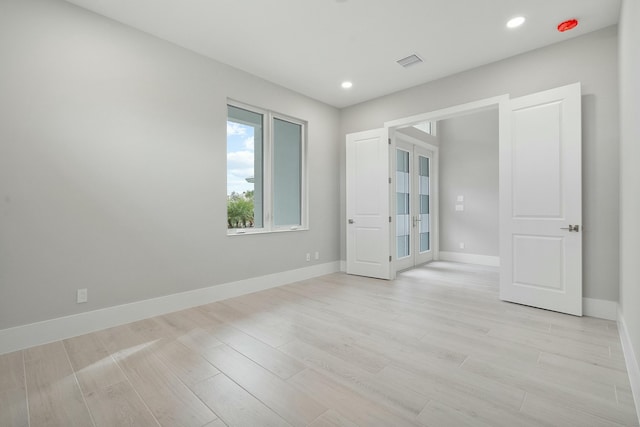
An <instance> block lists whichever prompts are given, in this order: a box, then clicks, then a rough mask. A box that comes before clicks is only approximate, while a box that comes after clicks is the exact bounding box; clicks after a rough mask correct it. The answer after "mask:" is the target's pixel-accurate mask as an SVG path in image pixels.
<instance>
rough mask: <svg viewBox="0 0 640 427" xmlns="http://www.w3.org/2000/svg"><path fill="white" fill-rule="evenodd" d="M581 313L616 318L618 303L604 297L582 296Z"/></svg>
mask: <svg viewBox="0 0 640 427" xmlns="http://www.w3.org/2000/svg"><path fill="white" fill-rule="evenodd" d="M582 314H583V315H585V316H589V317H597V318H598V319H606V320H617V319H618V303H617V302H616V301H609V300H605V299H594V298H582Z"/></svg>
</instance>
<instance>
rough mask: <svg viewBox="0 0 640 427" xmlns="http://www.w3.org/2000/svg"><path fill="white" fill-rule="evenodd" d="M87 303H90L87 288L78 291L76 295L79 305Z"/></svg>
mask: <svg viewBox="0 0 640 427" xmlns="http://www.w3.org/2000/svg"><path fill="white" fill-rule="evenodd" d="M87 301H89V295H88V294H87V288H84V289H78V291H77V294H76V302H77V303H78V304H83V303H85V302H87Z"/></svg>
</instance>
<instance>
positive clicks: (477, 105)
mask: <svg viewBox="0 0 640 427" xmlns="http://www.w3.org/2000/svg"><path fill="white" fill-rule="evenodd" d="M507 102H509V95H508V94H505V95H499V96H494V97H491V98H485V99H481V100H478V101H472V102H467V103H466V104H460V105H456V106H453V107H448V108H443V109H440V110H434V111H430V112H428V113H422V114H416V115H414V116H409V117H404V118H402V119H396V120H391V121H388V122H384V127H386V128H400V127H407V126H411V125H413V124H416V123H420V122H427V121H438V120H445V119H449V118H451V117H457V116H460V115H464V114H471V113H477V112H480V111H483V110H488V109H491V108H495V107H498V108H499V109H500V111H502V110H503V109H505V108H506V107H507V106H508V105H507ZM507 130H508V129H507Z"/></svg>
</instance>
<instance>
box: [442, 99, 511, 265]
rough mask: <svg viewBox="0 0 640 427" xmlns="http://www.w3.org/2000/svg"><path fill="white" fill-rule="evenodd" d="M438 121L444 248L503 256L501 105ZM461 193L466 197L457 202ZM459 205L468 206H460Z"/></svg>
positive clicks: (467, 252)
mask: <svg viewBox="0 0 640 427" xmlns="http://www.w3.org/2000/svg"><path fill="white" fill-rule="evenodd" d="M437 126H438V137H439V139H440V186H439V187H440V194H439V195H440V219H439V222H440V250H441V251H445V252H459V253H465V254H474V255H487V256H499V245H498V241H499V239H498V236H499V230H498V219H499V217H498V110H497V109H494V110H489V111H483V112H480V113H476V114H470V115H466V116H461V117H455V118H452V119H448V120H441V121H439V122H438V125H437ZM459 195H461V196H463V197H464V202H462V203H460V202H457V201H456V200H457V196H459ZM458 204H462V205H463V206H464V211H462V212H460V211H456V210H455V207H456V205H458ZM460 242H464V244H465V248H464V249H460Z"/></svg>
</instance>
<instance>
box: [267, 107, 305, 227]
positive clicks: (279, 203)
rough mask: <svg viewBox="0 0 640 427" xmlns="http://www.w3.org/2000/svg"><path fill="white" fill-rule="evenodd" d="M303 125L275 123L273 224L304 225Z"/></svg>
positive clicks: (282, 121)
mask: <svg viewBox="0 0 640 427" xmlns="http://www.w3.org/2000/svg"><path fill="white" fill-rule="evenodd" d="M301 190H302V126H301V125H299V124H296V123H291V122H287V121H284V120H280V119H274V120H273V223H274V225H275V226H283V225H301V223H302V221H301V218H302V213H301V200H302V191H301Z"/></svg>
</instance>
